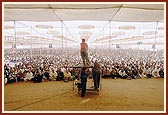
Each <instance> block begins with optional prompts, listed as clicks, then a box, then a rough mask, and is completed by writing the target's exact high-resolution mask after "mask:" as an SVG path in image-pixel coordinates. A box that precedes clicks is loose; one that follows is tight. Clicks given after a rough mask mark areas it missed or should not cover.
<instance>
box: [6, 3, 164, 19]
mask: <svg viewBox="0 0 168 115" xmlns="http://www.w3.org/2000/svg"><path fill="white" fill-rule="evenodd" d="M163 14H164V4H163V3H162V4H112V3H111V4H110V3H109V4H107V3H103V4H93V3H92V4H86V3H85V4H81V3H80V4H75V3H73V4H72V3H69V4H67V3H66V4H5V5H4V19H5V21H12V20H16V21H58V20H63V21H72V20H81V21H82V20H83V21H86V20H88V21H109V20H112V21H125V22H128V21H132V22H135V21H136V22H149V21H160V20H163V19H164V15H163Z"/></svg>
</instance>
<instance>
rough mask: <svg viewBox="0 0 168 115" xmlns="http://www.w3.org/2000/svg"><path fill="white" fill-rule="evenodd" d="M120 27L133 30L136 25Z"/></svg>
mask: <svg viewBox="0 0 168 115" xmlns="http://www.w3.org/2000/svg"><path fill="white" fill-rule="evenodd" d="M119 29H122V30H133V29H135V26H120V27H119Z"/></svg>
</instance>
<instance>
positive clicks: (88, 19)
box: [4, 2, 165, 48]
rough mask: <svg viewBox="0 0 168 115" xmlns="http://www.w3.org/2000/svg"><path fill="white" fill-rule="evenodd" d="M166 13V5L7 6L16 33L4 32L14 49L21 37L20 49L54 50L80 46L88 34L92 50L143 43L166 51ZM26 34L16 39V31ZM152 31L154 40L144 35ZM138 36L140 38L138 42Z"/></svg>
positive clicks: (7, 20) (8, 23)
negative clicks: (49, 48) (41, 45)
mask: <svg viewBox="0 0 168 115" xmlns="http://www.w3.org/2000/svg"><path fill="white" fill-rule="evenodd" d="M164 12H165V4H164V3H143V4H141V3H139V4H135V3H120V4H116V3H112V2H110V3H106V2H105V3H49V4H46V3H40V4H38V3H36V4H34V3H33V4H32V3H29V4H25V3H15V4H14V3H13V4H11V3H6V4H4V21H5V26H12V27H13V29H5V30H4V33H5V34H4V35H5V40H6V42H5V44H8V45H10V47H11V44H12V43H13V39H15V38H19V37H22V38H21V39H20V41H19V40H18V41H17V45H20V44H23V42H25V45H28V44H31V43H33V44H34V46H39V44H43V46H44V45H46V47H47V46H48V44H49V43H53V44H55V46H58V45H60V46H61V45H65V44H67V43H68V42H69V44H72V43H74V44H78V45H79V43H80V42H81V37H82V36H81V35H80V33H81V32H83V31H85V33H88V32H89V33H92V34H91V35H90V37H89V39H88V42H89V43H91V44H92V46H94V45H97V46H98V45H99V46H102V44H104V43H105V44H106V45H105V46H106V47H108V46H110V45H113V44H120V45H121V44H124V45H126V44H127V45H129V46H130V45H131V46H132V47H134V46H133V45H137V43H138V42H142V43H143V45H148V47H151V45H153V44H157V45H160V46H162V48H163V43H164V38H165V36H164V31H165V27H164V23H165V22H164V16H165V14H164ZM14 21H15V22H16V23H15V24H14ZM62 22H63V24H64V25H62ZM40 24H41V25H48V26H53V29H50V30H49V29H39V28H36V25H40ZM81 25H93V26H94V27H95V28H93V29H90V30H82V29H80V28H79V26H81ZM14 26H15V30H14ZM121 26H127V27H129V26H133V28H134V29H132V30H121V29H120V27H121ZM159 28H162V29H159ZM23 30H24V31H25V32H28V33H29V35H27V36H26V35H25V36H19V35H17V31H23ZM15 31H16V35H15ZM48 31H55V32H57V33H60V36H54V35H53V36H52V35H51V34H50V35H49V34H48V33H49V32H48ZM150 31H153V32H156V34H155V35H152V36H151V35H144V34H143V33H145V32H150ZM119 32H123V33H124V34H123V35H116V37H114V38H112V39H109V38H110V37H109V36H112V35H113V33H119ZM61 35H62V36H61ZM30 36H36V37H37V38H38V39H40V40H34V38H33V40H29V39H30V38H31V37H30ZM135 36H140V37H139V38H138V37H137V38H138V39H135ZM142 36H143V38H142V39H141V37H142ZM36 37H35V38H36ZM33 44H32V45H33ZM37 44H38V45H37ZM74 44H72V45H74ZM141 45H142V44H141ZM149 45H150V46H149ZM68 46H69V45H68Z"/></svg>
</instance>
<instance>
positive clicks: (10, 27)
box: [4, 26, 14, 29]
mask: <svg viewBox="0 0 168 115" xmlns="http://www.w3.org/2000/svg"><path fill="white" fill-rule="evenodd" d="M4 29H14V26H4Z"/></svg>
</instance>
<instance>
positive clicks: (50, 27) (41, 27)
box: [36, 25, 53, 29]
mask: <svg viewBox="0 0 168 115" xmlns="http://www.w3.org/2000/svg"><path fill="white" fill-rule="evenodd" d="M36 28H40V29H53V26H51V25H36Z"/></svg>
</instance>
